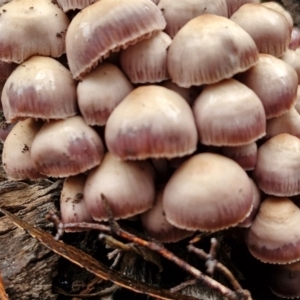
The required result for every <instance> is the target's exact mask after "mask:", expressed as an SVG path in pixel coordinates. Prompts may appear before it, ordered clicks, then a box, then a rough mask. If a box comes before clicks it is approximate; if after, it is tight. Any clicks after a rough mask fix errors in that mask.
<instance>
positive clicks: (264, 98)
mask: <svg viewBox="0 0 300 300" xmlns="http://www.w3.org/2000/svg"><path fill="white" fill-rule="evenodd" d="M237 79H238V80H239V81H241V82H242V83H244V84H245V85H246V86H248V87H249V88H250V89H252V90H253V91H254V92H255V94H256V95H257V96H258V97H259V99H260V100H261V102H262V104H263V106H264V109H265V112H266V117H267V119H270V118H273V117H278V116H280V115H282V114H284V113H286V112H287V111H288V110H289V109H290V108H291V107H292V106H293V105H294V104H295V102H296V99H297V88H298V76H297V73H296V71H295V70H294V69H293V68H292V67H291V66H290V65H289V64H287V63H285V62H284V61H282V60H281V59H278V58H276V57H274V56H272V55H269V54H259V60H258V62H257V64H256V65H255V66H253V67H252V68H250V69H249V70H247V71H246V72H244V73H242V74H238V75H237Z"/></svg>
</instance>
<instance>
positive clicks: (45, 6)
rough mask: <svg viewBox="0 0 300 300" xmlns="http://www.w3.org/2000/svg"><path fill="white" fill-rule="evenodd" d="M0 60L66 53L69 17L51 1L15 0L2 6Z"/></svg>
mask: <svg viewBox="0 0 300 300" xmlns="http://www.w3.org/2000/svg"><path fill="white" fill-rule="evenodd" d="M0 13H1V18H0V27H1V36H0V61H4V62H15V63H21V62H23V61H24V60H26V59H27V58H29V57H30V56H33V55H44V56H52V57H59V56H61V55H62V54H63V53H65V34H66V31H67V28H68V26H69V19H68V17H67V16H66V15H65V14H64V12H63V11H62V10H61V9H60V8H59V7H58V6H57V5H56V4H54V3H53V1H52V0H14V1H12V2H10V3H7V4H5V5H3V6H2V7H1V9H0Z"/></svg>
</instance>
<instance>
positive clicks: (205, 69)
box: [168, 14, 258, 87]
mask: <svg viewBox="0 0 300 300" xmlns="http://www.w3.org/2000/svg"><path fill="white" fill-rule="evenodd" d="M182 45H184V47H183V46H182ZM199 53H201V55H199ZM257 60H258V51H257V48H256V45H255V43H254V41H253V39H252V38H251V37H250V35H249V34H248V33H246V32H245V31H244V30H243V29H242V28H241V27H240V26H239V25H237V24H236V23H234V22H233V21H231V20H228V19H226V18H224V17H221V16H215V15H210V14H207V15H201V16H199V17H196V18H194V19H192V20H191V21H189V22H188V23H186V24H185V25H184V26H183V27H182V28H181V29H180V30H179V31H178V33H177V34H176V36H175V37H174V39H173V42H172V44H171V46H170V48H169V52H168V71H169V74H170V76H171V79H172V81H173V82H175V83H176V84H178V85H179V86H181V87H190V86H192V85H202V84H211V83H215V82H218V81H221V80H222V79H225V78H230V77H232V76H233V75H234V74H236V73H239V72H242V71H245V70H247V69H248V68H250V67H251V66H253V65H254V64H255V63H256V61H257ZM224 62H226V63H224Z"/></svg>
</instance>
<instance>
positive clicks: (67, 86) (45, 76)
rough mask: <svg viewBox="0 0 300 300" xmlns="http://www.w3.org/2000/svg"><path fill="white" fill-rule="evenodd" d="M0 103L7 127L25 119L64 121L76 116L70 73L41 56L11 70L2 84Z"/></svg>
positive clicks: (74, 96)
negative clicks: (0, 102)
mask: <svg viewBox="0 0 300 300" xmlns="http://www.w3.org/2000/svg"><path fill="white" fill-rule="evenodd" d="M1 101H2V105H3V111H4V115H5V118H6V120H7V122H9V123H11V122H15V121H17V120H20V119H24V118H27V117H32V118H35V119H44V120H49V119H64V118H67V117H70V116H74V115H75V114H76V112H77V103H76V85H75V81H74V80H73V78H72V75H71V73H70V71H69V70H68V69H67V68H65V67H64V66H63V65H62V64H60V63H59V62H58V61H56V60H55V59H53V58H50V57H44V56H33V57H31V58H29V59H28V60H27V61H25V62H23V63H22V64H21V65H19V66H18V67H17V68H16V69H15V70H14V72H13V73H12V74H11V75H10V76H9V78H8V79H7V81H6V82H5V85H4V88H3V92H2V97H1Z"/></svg>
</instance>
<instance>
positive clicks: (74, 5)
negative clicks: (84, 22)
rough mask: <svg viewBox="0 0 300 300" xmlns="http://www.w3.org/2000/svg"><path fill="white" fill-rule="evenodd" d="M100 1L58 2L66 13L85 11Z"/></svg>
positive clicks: (70, 0) (59, 0)
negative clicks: (78, 10) (84, 9)
mask: <svg viewBox="0 0 300 300" xmlns="http://www.w3.org/2000/svg"><path fill="white" fill-rule="evenodd" d="M97 1H99V0H56V2H57V4H58V5H59V6H60V7H61V8H62V10H63V11H64V12H67V11H69V10H75V9H83V8H85V7H87V6H89V5H91V4H93V3H95V2H97Z"/></svg>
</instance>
